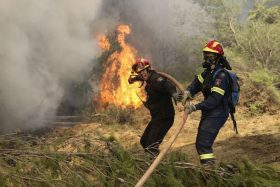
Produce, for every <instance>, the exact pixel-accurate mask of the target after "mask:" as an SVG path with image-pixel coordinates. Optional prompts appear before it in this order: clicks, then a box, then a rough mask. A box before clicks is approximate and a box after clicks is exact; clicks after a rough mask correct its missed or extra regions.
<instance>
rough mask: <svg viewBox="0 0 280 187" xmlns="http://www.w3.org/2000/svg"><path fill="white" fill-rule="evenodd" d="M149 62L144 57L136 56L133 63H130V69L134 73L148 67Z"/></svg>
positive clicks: (149, 65)
mask: <svg viewBox="0 0 280 187" xmlns="http://www.w3.org/2000/svg"><path fill="white" fill-rule="evenodd" d="M150 67H151V64H150V62H149V61H148V60H147V59H145V58H138V59H136V61H135V63H134V64H133V65H132V70H133V71H134V72H136V73H139V72H140V71H142V70H144V69H147V68H150Z"/></svg>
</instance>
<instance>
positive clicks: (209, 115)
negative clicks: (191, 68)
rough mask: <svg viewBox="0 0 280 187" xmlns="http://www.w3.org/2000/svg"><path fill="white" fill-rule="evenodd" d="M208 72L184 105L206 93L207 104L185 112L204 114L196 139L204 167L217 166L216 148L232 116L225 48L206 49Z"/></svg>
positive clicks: (215, 44) (211, 46)
mask: <svg viewBox="0 0 280 187" xmlns="http://www.w3.org/2000/svg"><path fill="white" fill-rule="evenodd" d="M203 55H204V60H205V61H204V62H203V64H202V65H203V68H205V70H204V71H203V72H202V73H201V74H198V75H197V76H196V77H195V79H194V80H193V81H192V83H191V84H190V85H189V86H188V88H187V90H186V91H185V94H184V98H183V101H182V102H183V103H185V102H186V100H188V99H191V98H193V97H194V96H195V95H196V94H197V93H198V92H202V93H203V95H204V100H203V101H202V102H200V103H198V104H195V105H194V104H188V105H187V106H186V107H185V112H186V113H188V114H190V113H192V112H194V111H197V110H201V120H200V123H199V127H198V133H197V137H196V150H197V152H198V154H199V158H200V162H201V164H207V165H212V164H214V163H215V158H214V154H213V149H212V145H213V143H214V141H215V139H216V136H217V135H218V133H219V130H220V128H221V127H222V126H223V125H224V124H225V122H226V121H227V119H228V116H229V104H228V99H227V98H228V94H229V88H230V85H229V78H228V76H227V74H226V70H225V69H227V70H231V67H230V65H229V63H228V61H227V60H226V58H225V57H224V51H223V47H222V45H221V44H220V43H219V42H217V41H215V40H212V41H210V42H208V43H207V44H206V45H205V46H204V48H203Z"/></svg>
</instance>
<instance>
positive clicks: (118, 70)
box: [98, 25, 142, 108]
mask: <svg viewBox="0 0 280 187" xmlns="http://www.w3.org/2000/svg"><path fill="white" fill-rule="evenodd" d="M116 31H117V42H118V44H119V45H120V47H121V50H120V51H115V52H113V53H112V54H111V56H110V57H109V58H108V61H107V63H106V64H105V72H104V74H103V76H102V78H101V82H100V97H99V102H100V104H101V105H103V106H105V105H108V104H113V105H115V106H118V107H121V108H127V107H132V108H138V107H140V106H141V105H142V102H141V100H140V99H139V98H138V96H137V94H136V93H137V92H139V85H138V84H132V85H131V84H129V83H128V77H129V75H130V72H131V66H132V65H133V63H134V62H135V58H136V53H137V51H136V50H135V49H134V48H133V47H132V46H130V45H129V44H127V43H126V41H125V37H126V35H128V34H130V33H131V29H130V27H129V26H128V25H119V26H118V27H117V29H116ZM98 41H99V46H100V48H101V49H102V51H106V50H109V49H110V46H111V44H110V42H109V40H108V38H107V37H106V36H105V35H100V36H98Z"/></svg>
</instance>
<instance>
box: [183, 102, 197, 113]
mask: <svg viewBox="0 0 280 187" xmlns="http://www.w3.org/2000/svg"><path fill="white" fill-rule="evenodd" d="M194 111H196V107H195V105H194V104H191V103H190V104H187V105H186V106H185V113H186V114H191V113H192V112H194Z"/></svg>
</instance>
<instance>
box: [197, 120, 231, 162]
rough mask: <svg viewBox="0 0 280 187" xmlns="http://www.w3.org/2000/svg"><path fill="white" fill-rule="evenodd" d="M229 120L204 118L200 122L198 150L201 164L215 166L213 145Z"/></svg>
mask: <svg viewBox="0 0 280 187" xmlns="http://www.w3.org/2000/svg"><path fill="white" fill-rule="evenodd" d="M226 120H227V118H204V119H202V120H201V121H200V123H199V127H198V133H197V137H196V150H197V152H198V154H199V158H200V163H201V164H214V163H215V159H214V154H213V149H212V146H213V143H214V141H215V139H216V137H217V135H218V133H219V130H220V129H221V127H222V126H223V125H224V124H225V122H226Z"/></svg>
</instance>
